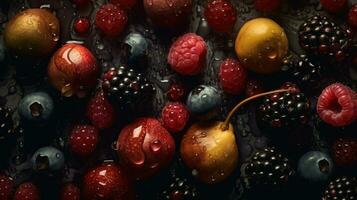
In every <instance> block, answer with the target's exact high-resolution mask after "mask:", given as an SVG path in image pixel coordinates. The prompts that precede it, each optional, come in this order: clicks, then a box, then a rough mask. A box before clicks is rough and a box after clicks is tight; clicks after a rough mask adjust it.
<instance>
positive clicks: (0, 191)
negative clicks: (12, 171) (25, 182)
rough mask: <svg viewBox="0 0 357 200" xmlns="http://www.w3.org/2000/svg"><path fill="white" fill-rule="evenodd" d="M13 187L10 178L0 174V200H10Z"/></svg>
mask: <svg viewBox="0 0 357 200" xmlns="http://www.w3.org/2000/svg"><path fill="white" fill-rule="evenodd" d="M13 187H14V182H13V180H12V178H10V177H8V176H6V175H4V174H0V199H1V200H10V197H11V194H12V190H13Z"/></svg>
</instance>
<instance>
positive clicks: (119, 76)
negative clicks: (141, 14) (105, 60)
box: [102, 66, 155, 109]
mask: <svg viewBox="0 0 357 200" xmlns="http://www.w3.org/2000/svg"><path fill="white" fill-rule="evenodd" d="M102 86H103V91H104V92H105V93H106V94H107V95H108V97H109V98H110V99H111V100H113V101H115V102H116V103H117V104H118V105H119V106H120V107H121V108H123V109H125V108H128V106H129V108H132V107H133V106H134V105H135V104H137V103H139V101H140V102H142V100H144V99H146V98H147V97H149V96H152V94H153V92H154V91H155V88H154V87H153V85H152V84H150V83H149V82H148V81H147V80H146V78H145V77H144V76H143V75H142V74H140V73H136V72H135V71H134V70H133V69H130V68H126V67H123V66H121V67H118V68H110V69H109V70H108V71H106V72H105V74H104V76H103V83H102Z"/></svg>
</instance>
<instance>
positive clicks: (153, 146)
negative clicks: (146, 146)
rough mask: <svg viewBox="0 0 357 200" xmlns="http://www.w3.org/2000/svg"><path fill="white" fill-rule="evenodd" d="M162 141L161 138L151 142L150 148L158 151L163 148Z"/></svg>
mask: <svg viewBox="0 0 357 200" xmlns="http://www.w3.org/2000/svg"><path fill="white" fill-rule="evenodd" d="M161 146H162V145H161V142H160V141H159V140H155V141H153V142H152V143H151V145H150V148H151V150H152V151H153V152H157V151H159V150H160V149H161Z"/></svg>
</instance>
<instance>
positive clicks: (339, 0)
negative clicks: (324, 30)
mask: <svg viewBox="0 0 357 200" xmlns="http://www.w3.org/2000/svg"><path fill="white" fill-rule="evenodd" d="M320 3H321V5H322V7H323V8H324V9H325V10H326V11H327V12H330V13H338V12H341V11H342V10H343V9H345V8H346V6H347V0H320Z"/></svg>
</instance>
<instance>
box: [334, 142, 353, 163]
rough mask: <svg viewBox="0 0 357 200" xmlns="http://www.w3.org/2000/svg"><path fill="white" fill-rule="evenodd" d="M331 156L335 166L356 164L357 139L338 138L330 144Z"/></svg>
mask: <svg viewBox="0 0 357 200" xmlns="http://www.w3.org/2000/svg"><path fill="white" fill-rule="evenodd" d="M332 157H333V159H334V162H335V165H336V166H339V167H354V166H357V139H356V138H338V139H337V140H336V141H335V142H334V144H333V146H332Z"/></svg>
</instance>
